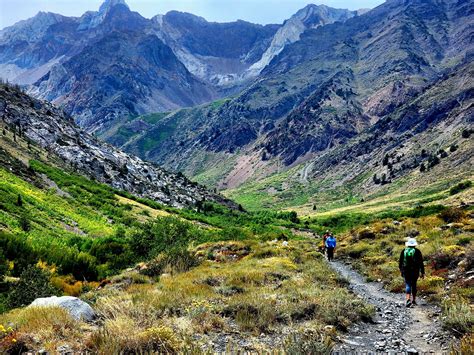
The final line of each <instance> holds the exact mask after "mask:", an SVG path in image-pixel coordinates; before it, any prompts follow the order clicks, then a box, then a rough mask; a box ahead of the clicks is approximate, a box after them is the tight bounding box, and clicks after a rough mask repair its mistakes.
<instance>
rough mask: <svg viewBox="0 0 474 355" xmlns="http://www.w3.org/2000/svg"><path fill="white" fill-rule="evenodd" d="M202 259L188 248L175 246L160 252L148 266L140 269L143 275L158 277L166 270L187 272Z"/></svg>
mask: <svg viewBox="0 0 474 355" xmlns="http://www.w3.org/2000/svg"><path fill="white" fill-rule="evenodd" d="M199 264H200V260H199V259H198V258H197V257H196V256H195V255H194V254H192V253H190V252H189V251H188V250H187V249H183V248H174V249H171V250H169V251H167V252H166V253H161V254H159V255H158V256H157V257H156V258H154V259H153V260H151V261H150V262H148V263H147V265H146V266H147V267H146V268H145V269H143V270H141V271H140V273H142V274H143V275H146V276H150V277H156V276H159V275H161V274H162V273H163V272H165V271H171V272H185V271H188V270H189V269H191V268H192V267H195V266H198V265H199Z"/></svg>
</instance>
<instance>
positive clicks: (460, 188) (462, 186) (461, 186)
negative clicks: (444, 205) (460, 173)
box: [449, 180, 472, 195]
mask: <svg viewBox="0 0 474 355" xmlns="http://www.w3.org/2000/svg"><path fill="white" fill-rule="evenodd" d="M471 186H472V181H471V180H466V181H461V182H460V183H459V184H456V185H454V186H453V187H451V189H450V190H449V193H450V194H451V195H456V194H458V193H460V192H461V191H463V190H466V189H468V188H470V187H471Z"/></svg>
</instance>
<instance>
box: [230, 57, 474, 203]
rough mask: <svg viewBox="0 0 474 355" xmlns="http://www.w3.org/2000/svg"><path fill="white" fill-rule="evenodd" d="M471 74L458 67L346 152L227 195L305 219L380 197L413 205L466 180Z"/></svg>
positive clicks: (471, 161)
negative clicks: (296, 210)
mask: <svg viewBox="0 0 474 355" xmlns="http://www.w3.org/2000/svg"><path fill="white" fill-rule="evenodd" d="M473 74H474V65H473V64H472V63H467V64H464V65H460V66H458V67H456V68H454V69H453V70H452V71H450V72H448V73H446V74H445V75H444V76H443V77H442V78H440V79H439V80H437V81H436V82H435V83H433V84H432V85H430V86H428V87H427V88H426V89H424V90H423V91H422V92H421V93H419V94H418V95H417V96H415V97H414V98H413V99H410V100H408V101H406V102H405V103H404V104H403V105H401V106H400V107H399V108H397V109H396V110H394V111H393V112H392V113H391V114H389V115H387V116H385V117H384V118H382V119H381V120H379V121H378V122H377V123H375V124H374V125H373V126H371V127H370V128H368V129H366V130H364V131H363V132H362V133H361V134H359V135H357V136H355V137H354V138H352V139H351V140H348V141H347V142H346V143H345V144H344V145H339V146H336V147H334V148H333V149H330V150H327V151H324V152H321V153H319V154H317V155H315V156H314V157H313V158H312V159H309V160H308V161H307V162H306V163H304V164H301V165H298V166H295V167H294V168H293V169H290V170H288V171H286V172H284V173H280V174H274V175H273V176H270V177H268V178H266V179H263V180H261V181H258V182H255V183H250V184H248V185H244V186H242V187H241V188H239V189H236V190H233V191H230V192H229V193H228V195H229V196H230V197H233V198H236V199H237V200H239V202H241V203H244V202H247V203H244V204H245V205H247V206H248V202H250V201H258V202H257V203H256V204H254V206H262V205H263V206H278V205H280V206H298V205H304V206H305V207H304V209H305V210H306V211H307V212H308V211H311V210H312V209H313V206H316V208H317V209H318V210H319V209H321V208H322V209H325V208H328V206H338V205H343V206H344V205H348V204H351V203H354V202H355V201H360V200H364V201H371V200H372V199H375V200H377V199H379V198H381V197H383V196H389V197H387V198H394V199H395V200H397V199H398V201H400V199H401V200H403V199H407V200H410V199H413V198H414V196H418V197H417V199H419V197H420V196H423V195H424V194H426V192H427V191H431V192H432V193H434V192H439V191H443V190H446V189H447V188H449V187H450V186H453V185H454V184H456V183H457V182H459V181H461V180H463V179H472V178H473V177H474V169H473V166H474V154H473V152H474V146H473V139H472V135H471V134H470V133H469V132H470V131H471V130H472V124H473V122H474V121H473V120H474V109H473V107H474V106H473V105H474V89H473V86H472V83H471V81H470V79H469V78H470V77H472V75H473ZM279 139H280V140H281V139H282V138H279ZM295 139H296V138H295ZM277 142H278V140H277ZM390 196H392V197H390ZM393 196H395V197H393ZM440 197H442V196H441V195H440V196H438V198H440ZM382 199H383V198H382Z"/></svg>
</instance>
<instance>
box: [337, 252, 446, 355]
mask: <svg viewBox="0 0 474 355" xmlns="http://www.w3.org/2000/svg"><path fill="white" fill-rule="evenodd" d="M330 265H331V266H332V267H333V268H334V270H336V271H337V272H338V273H339V274H340V275H342V276H343V277H344V278H346V279H347V280H348V281H349V286H348V287H349V288H350V289H351V290H352V291H353V292H354V293H355V294H356V295H357V297H360V298H363V299H364V300H365V301H366V302H368V303H370V304H372V305H374V306H375V308H376V315H375V316H374V318H373V323H370V324H368V323H364V324H357V325H354V326H353V327H351V328H350V329H349V332H348V333H347V334H346V336H344V337H343V338H342V339H341V341H342V342H341V343H340V344H339V345H337V346H336V348H335V349H334V352H333V353H334V354H345V353H353V352H357V353H360V352H361V351H363V352H369V353H372V352H373V353H379V352H382V353H389V354H392V353H400V352H403V353H408V354H417V353H419V354H425V353H436V354H443V353H446V354H447V353H448V350H449V348H448V344H449V340H450V339H449V335H448V334H447V333H446V332H444V331H443V330H442V329H441V327H440V320H439V314H440V310H439V309H438V308H437V307H434V306H432V305H429V304H427V303H426V302H425V301H424V300H423V295H420V296H421V298H420V299H419V300H418V303H419V305H418V306H416V307H414V308H408V309H407V308H405V306H404V304H403V296H402V295H397V294H394V293H390V292H388V291H386V290H384V289H383V288H382V285H381V284H380V283H375V282H366V281H365V280H364V277H363V276H361V275H360V274H359V273H357V272H356V271H354V270H353V269H352V268H351V267H350V266H349V265H347V264H344V263H342V262H340V261H333V262H331V263H330ZM400 282H401V280H400Z"/></svg>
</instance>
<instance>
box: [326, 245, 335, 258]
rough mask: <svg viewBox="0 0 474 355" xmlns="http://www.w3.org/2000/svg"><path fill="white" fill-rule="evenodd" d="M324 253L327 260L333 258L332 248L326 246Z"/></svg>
mask: <svg viewBox="0 0 474 355" xmlns="http://www.w3.org/2000/svg"><path fill="white" fill-rule="evenodd" d="M326 253H327V256H328V260H329V261H331V260H332V259H334V248H326Z"/></svg>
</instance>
